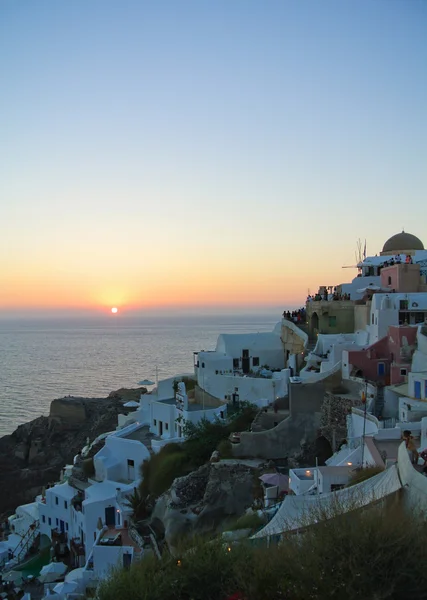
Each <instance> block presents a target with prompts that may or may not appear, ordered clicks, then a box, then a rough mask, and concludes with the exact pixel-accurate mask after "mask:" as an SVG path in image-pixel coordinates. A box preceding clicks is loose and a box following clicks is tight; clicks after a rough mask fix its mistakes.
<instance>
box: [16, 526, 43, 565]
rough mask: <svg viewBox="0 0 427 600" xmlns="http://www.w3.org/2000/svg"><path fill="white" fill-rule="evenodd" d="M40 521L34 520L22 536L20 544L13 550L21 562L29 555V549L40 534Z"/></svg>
mask: <svg viewBox="0 0 427 600" xmlns="http://www.w3.org/2000/svg"><path fill="white" fill-rule="evenodd" d="M39 533H40V532H39V521H38V520H36V521H33V523H31V525H30V526H29V528H28V529H27V531H26V532H25V534H24V535H23V536H22V538H21V540H20V542H19V544H18V545H17V546H16V548H15V549H14V550H13V557H14V558H15V559H16V560H17V561H18V563H20V562H21V561H22V560H23V559H24V558H25V557H26V555H27V553H28V551H29V549H30V548H31V546H32V545H33V544H34V542H35V540H36V538H37V536H38V535H39Z"/></svg>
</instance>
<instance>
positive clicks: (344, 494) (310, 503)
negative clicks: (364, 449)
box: [251, 465, 402, 539]
mask: <svg viewBox="0 0 427 600" xmlns="http://www.w3.org/2000/svg"><path fill="white" fill-rule="evenodd" d="M401 487H402V484H401V483H400V479H399V475H398V472H397V467H396V465H392V466H391V467H390V468H389V469H387V470H386V471H383V472H382V473H379V474H378V475H375V476H374V477H371V478H370V479H367V480H366V481H362V482H361V483H359V484H357V485H354V486H352V487H349V488H344V489H342V490H339V491H337V492H331V493H329V494H322V495H320V496H304V495H300V496H287V497H286V499H285V500H284V501H283V502H282V504H281V506H280V508H279V510H278V511H277V513H276V514H275V515H274V517H273V518H272V519H271V521H270V522H269V523H267V525H266V526H265V527H264V528H263V529H261V530H260V531H258V532H257V533H255V535H253V536H252V538H251V539H254V538H262V537H268V536H270V535H278V534H281V533H285V532H286V531H294V530H295V529H301V528H303V527H308V526H309V525H313V524H314V523H316V522H317V521H319V520H327V519H329V518H332V517H334V516H337V514H339V513H343V512H350V511H351V510H355V509H356V508H361V507H362V506H366V505H367V504H370V503H371V502H374V501H376V500H379V499H380V498H383V497H385V496H388V495H389V494H392V493H393V492H396V491H397V490H399V489H400V488H401Z"/></svg>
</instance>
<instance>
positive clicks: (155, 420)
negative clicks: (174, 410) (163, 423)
mask: <svg viewBox="0 0 427 600" xmlns="http://www.w3.org/2000/svg"><path fill="white" fill-rule="evenodd" d="M153 425H154V427H157V419H154V420H153Z"/></svg>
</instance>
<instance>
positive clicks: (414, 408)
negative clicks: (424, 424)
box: [399, 396, 427, 423]
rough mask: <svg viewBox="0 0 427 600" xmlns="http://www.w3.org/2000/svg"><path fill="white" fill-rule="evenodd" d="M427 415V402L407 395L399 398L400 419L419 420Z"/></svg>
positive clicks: (403, 420)
mask: <svg viewBox="0 0 427 600" xmlns="http://www.w3.org/2000/svg"><path fill="white" fill-rule="evenodd" d="M409 407H410V408H409ZM423 417H427V403H426V402H423V401H420V400H418V401H417V400H412V399H411V398H407V397H406V396H404V397H401V398H399V421H401V422H402V423H405V422H414V421H415V422H417V421H421V419H422V418H423Z"/></svg>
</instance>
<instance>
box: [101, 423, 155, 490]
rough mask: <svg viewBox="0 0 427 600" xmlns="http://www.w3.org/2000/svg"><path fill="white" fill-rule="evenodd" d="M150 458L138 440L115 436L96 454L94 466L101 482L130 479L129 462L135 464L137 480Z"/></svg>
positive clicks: (147, 451)
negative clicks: (141, 469)
mask: <svg viewBox="0 0 427 600" xmlns="http://www.w3.org/2000/svg"><path fill="white" fill-rule="evenodd" d="M149 458H150V452H149V450H148V448H147V447H146V446H145V445H144V444H143V443H141V442H139V441H138V440H129V439H126V438H122V437H120V436H119V435H116V434H113V435H110V436H108V437H107V439H106V440H105V446H104V447H103V448H101V450H100V451H99V452H98V453H97V454H95V456H94V465H95V472H96V478H97V479H98V480H99V481H104V480H105V479H109V480H111V481H120V480H127V479H128V464H127V461H128V460H133V461H134V464H135V479H138V478H139V466H140V465H141V464H142V463H143V462H144V460H148V459H149Z"/></svg>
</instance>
